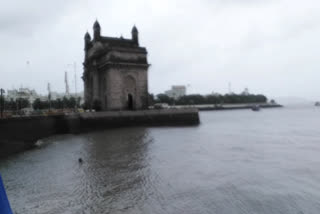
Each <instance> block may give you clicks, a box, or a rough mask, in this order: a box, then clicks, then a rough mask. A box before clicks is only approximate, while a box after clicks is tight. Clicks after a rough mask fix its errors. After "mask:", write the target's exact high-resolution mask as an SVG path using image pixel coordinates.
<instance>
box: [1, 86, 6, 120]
mask: <svg viewBox="0 0 320 214" xmlns="http://www.w3.org/2000/svg"><path fill="white" fill-rule="evenodd" d="M4 93H6V92H5V90H3V89H2V88H1V89H0V112H1V118H3V110H4V98H3V94H4Z"/></svg>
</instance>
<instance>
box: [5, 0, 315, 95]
mask: <svg viewBox="0 0 320 214" xmlns="http://www.w3.org/2000/svg"><path fill="white" fill-rule="evenodd" d="M3 1H4V0H1V7H0V41H1V48H0V57H1V60H0V87H2V88H5V89H11V88H17V87H20V86H21V85H22V86H24V87H30V88H34V89H36V90H37V91H39V92H41V93H46V90H47V83H48V82H50V83H51V88H52V90H53V91H59V92H63V91H64V90H65V89H64V88H65V87H64V72H65V71H69V80H70V88H71V91H74V72H73V67H72V66H70V64H72V63H73V62H76V68H77V69H76V70H77V83H78V90H79V91H80V90H83V81H82V79H81V75H82V72H83V70H82V62H83V58H84V52H83V48H84V46H83V45H84V42H83V37H84V34H85V32H86V31H87V30H88V31H89V32H90V34H91V35H92V25H93V23H94V21H95V19H96V18H97V19H98V21H99V22H100V25H101V28H102V35H104V36H117V37H119V36H121V35H123V36H124V37H131V34H130V32H131V28H132V26H133V25H134V24H136V26H137V27H138V30H139V33H140V34H139V36H140V44H141V45H142V46H145V47H146V48H147V50H148V53H149V55H148V56H149V62H150V64H152V66H151V68H150V70H149V90H150V92H152V93H160V92H163V91H164V90H167V89H169V88H170V86H171V85H188V88H187V89H188V93H202V94H208V93H211V92H213V91H214V92H218V93H226V92H228V83H229V82H230V83H231V89H232V91H234V92H236V93H239V92H241V91H242V90H243V89H244V88H245V87H248V88H249V91H250V92H252V93H263V94H265V95H267V96H268V97H270V98H272V97H279V96H295V97H307V98H309V99H320V60H319V59H320V41H319V40H320V2H319V1H318V0H304V1H301V0H197V1H195V0H161V1H159V0H101V1H99V0H90V1H89V0H68V1H66V0H55V1H43V0H29V1H17V0H11V1H6V2H3ZM68 64H69V65H68Z"/></svg>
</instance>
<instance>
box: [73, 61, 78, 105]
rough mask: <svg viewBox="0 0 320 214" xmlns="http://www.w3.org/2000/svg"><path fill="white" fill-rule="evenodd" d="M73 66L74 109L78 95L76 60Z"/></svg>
mask: <svg viewBox="0 0 320 214" xmlns="http://www.w3.org/2000/svg"><path fill="white" fill-rule="evenodd" d="M73 68H74V91H75V97H74V98H75V100H76V104H75V107H74V108H75V109H77V107H78V103H77V102H78V95H77V64H76V62H74V63H73Z"/></svg>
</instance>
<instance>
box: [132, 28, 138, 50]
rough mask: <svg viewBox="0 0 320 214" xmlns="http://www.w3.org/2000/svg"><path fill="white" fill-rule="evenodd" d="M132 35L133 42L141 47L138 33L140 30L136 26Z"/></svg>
mask: <svg viewBox="0 0 320 214" xmlns="http://www.w3.org/2000/svg"><path fill="white" fill-rule="evenodd" d="M131 35H132V40H133V41H134V43H135V44H136V45H138V46H139V32H138V29H137V27H136V26H135V25H134V26H133V28H132V31H131Z"/></svg>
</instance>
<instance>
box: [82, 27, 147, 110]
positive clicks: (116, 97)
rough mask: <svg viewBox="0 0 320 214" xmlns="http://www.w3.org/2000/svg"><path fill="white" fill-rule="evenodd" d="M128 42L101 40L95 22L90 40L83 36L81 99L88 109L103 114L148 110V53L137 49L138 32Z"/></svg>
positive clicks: (87, 34)
mask: <svg viewBox="0 0 320 214" xmlns="http://www.w3.org/2000/svg"><path fill="white" fill-rule="evenodd" d="M131 34H132V37H131V39H124V38H123V37H122V36H121V37H120V38H114V37H104V36H101V27H100V24H99V23H98V21H96V22H95V23H94V25H93V39H91V36H90V34H89V33H88V32H87V33H86V34H85V37H84V40H85V48H84V49H85V60H84V63H83V65H84V72H83V77H82V78H83V81H84V94H85V95H84V97H85V102H86V104H87V105H89V106H91V107H95V106H97V105H99V106H100V107H101V109H102V110H121V109H130V110H133V109H146V108H147V107H148V68H149V64H148V62H147V50H146V48H144V47H141V46H139V37H138V29H137V28H136V27H135V26H134V27H133V28H132V31H131Z"/></svg>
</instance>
